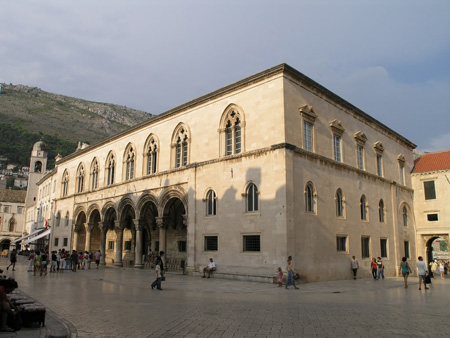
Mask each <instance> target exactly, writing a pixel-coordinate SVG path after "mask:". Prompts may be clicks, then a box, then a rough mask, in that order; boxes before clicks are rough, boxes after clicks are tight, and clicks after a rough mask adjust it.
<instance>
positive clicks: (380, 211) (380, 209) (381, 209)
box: [378, 200, 384, 223]
mask: <svg viewBox="0 0 450 338" xmlns="http://www.w3.org/2000/svg"><path fill="white" fill-rule="evenodd" d="M378 219H379V220H380V223H384V202H383V200H380V203H378Z"/></svg>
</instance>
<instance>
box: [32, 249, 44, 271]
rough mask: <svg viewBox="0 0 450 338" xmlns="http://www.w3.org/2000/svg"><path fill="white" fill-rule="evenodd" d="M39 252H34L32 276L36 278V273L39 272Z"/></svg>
mask: <svg viewBox="0 0 450 338" xmlns="http://www.w3.org/2000/svg"><path fill="white" fill-rule="evenodd" d="M41 258H42V257H41V252H40V251H39V250H37V251H36V258H35V260H34V270H33V276H36V271H38V270H39V271H40V270H41Z"/></svg>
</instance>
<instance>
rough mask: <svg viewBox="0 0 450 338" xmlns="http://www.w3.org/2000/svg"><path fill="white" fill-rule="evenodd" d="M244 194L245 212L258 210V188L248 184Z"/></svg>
mask: <svg viewBox="0 0 450 338" xmlns="http://www.w3.org/2000/svg"><path fill="white" fill-rule="evenodd" d="M245 196H246V201H245V202H246V203H245V204H246V208H247V212H252V211H258V210H259V209H258V188H257V187H256V185H255V184H253V183H250V184H249V185H248V187H247V191H246V194H245Z"/></svg>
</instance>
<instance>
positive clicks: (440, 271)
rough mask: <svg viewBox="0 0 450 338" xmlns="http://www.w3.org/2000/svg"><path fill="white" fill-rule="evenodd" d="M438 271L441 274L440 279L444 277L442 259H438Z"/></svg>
mask: <svg viewBox="0 0 450 338" xmlns="http://www.w3.org/2000/svg"><path fill="white" fill-rule="evenodd" d="M439 273H440V274H441V279H445V275H444V274H445V268H444V261H442V260H440V261H439Z"/></svg>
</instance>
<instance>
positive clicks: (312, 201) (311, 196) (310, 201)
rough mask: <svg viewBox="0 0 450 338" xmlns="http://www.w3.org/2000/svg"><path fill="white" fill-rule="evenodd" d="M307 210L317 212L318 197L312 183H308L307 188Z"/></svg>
mask: <svg viewBox="0 0 450 338" xmlns="http://www.w3.org/2000/svg"><path fill="white" fill-rule="evenodd" d="M305 210H306V212H312V213H315V212H316V196H315V191H314V185H313V184H312V182H308V183H307V184H306V187H305Z"/></svg>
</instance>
